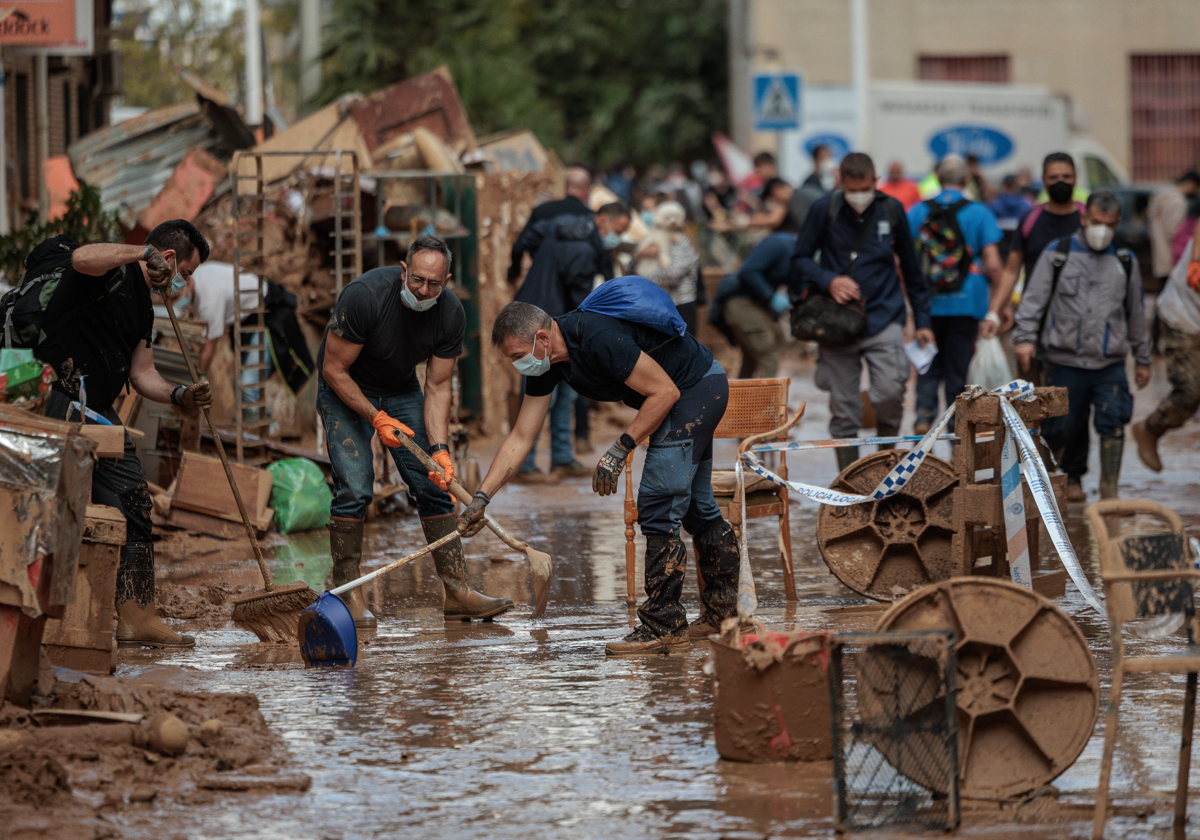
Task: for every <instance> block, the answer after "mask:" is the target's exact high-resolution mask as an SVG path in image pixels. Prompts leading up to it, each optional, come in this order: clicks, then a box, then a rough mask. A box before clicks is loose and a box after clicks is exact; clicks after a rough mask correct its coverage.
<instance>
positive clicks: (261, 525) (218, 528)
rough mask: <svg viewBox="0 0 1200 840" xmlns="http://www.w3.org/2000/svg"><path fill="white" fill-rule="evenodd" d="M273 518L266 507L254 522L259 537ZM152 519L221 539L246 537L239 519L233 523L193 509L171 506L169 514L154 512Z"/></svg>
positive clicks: (272, 511) (271, 511) (159, 522)
mask: <svg viewBox="0 0 1200 840" xmlns="http://www.w3.org/2000/svg"><path fill="white" fill-rule="evenodd" d="M274 518H275V511H274V510H272V509H271V508H267V509H266V510H265V511H264V512H263V515H262V517H261V518H260V519H259V520H258V521H257V522H255V523H254V525H255V530H257V532H258V536H260V537H261V536H262V535H263V534H265V533H266V531H267V529H268V528H270V527H271V520H272V519H274ZM154 521H155V524H162V525H169V526H170V527H172V528H180V529H182V530H185V531H195V532H197V533H199V534H208V535H209V536H210V537H218V538H220V539H223V540H238V539H245V538H246V528H245V526H243V525H242V523H241V520H238V521H237V522H236V523H234V522H230V521H229V520H228V519H221V518H219V517H216V516H207V515H206V514H203V513H196V512H195V511H190V510H183V509H180V508H172V509H171V515H170V516H167V517H163V518H160V517H159V516H158V515H157V514H155V515H154Z"/></svg>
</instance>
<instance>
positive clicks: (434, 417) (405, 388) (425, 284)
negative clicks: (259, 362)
mask: <svg viewBox="0 0 1200 840" xmlns="http://www.w3.org/2000/svg"><path fill="white" fill-rule="evenodd" d="M449 282H450V249H449V248H447V247H446V243H445V242H443V241H442V240H440V239H437V238H435V237H432V236H422V237H419V238H418V239H416V240H414V241H413V244H412V245H410V246H409V248H408V256H407V259H406V260H405V261H404V262H401V263H400V265H399V266H386V267H383V268H376V269H373V270H371V271H368V272H367V273H366V274H364V275H363V276H362V277H359V278H358V279H357V280H355V281H354V282H352V283H350V285H348V286H346V288H345V289H343V290H342V294H341V296H340V297H339V298H338V300H337V303H336V304H335V305H334V308H333V314H332V315H331V317H330V319H329V327H328V329H327V330H326V331H325V338H324V340H323V341H322V342H321V348H320V350H318V352H317V370H318V371H320V381H319V382H318V386H317V411H318V412H319V413H320V415H321V421H322V422H323V423H324V425H325V440H326V446H327V448H328V450H329V460H330V463H331V465H332V468H333V504H332V505H331V506H330V511H329V514H330V521H329V548H330V551H331V553H332V554H333V584H334V586H341V585H342V584H343V583H349V582H350V581H352V580H354V579H355V578H357V577H359V562H360V561H361V560H362V540H363V520H364V519H365V517H366V513H367V505H368V504H370V502H371V498H372V496H373V494H374V490H375V469H374V463H373V460H374V459H373V458H372V455H371V437H372V435H373V433H374V432H378V433H379V440H380V441H381V442H382V443H383V445H384V446H387V447H388V448H390V449H391V450H392V459H393V460H394V461H395V462H396V466H397V467H399V468H400V475H401V476H403V478H404V481H405V483H406V484H408V488H409V491H410V492H411V493H412V498H413V500H414V501H415V502H416V504H417V510H418V511H419V512H420V515H421V527H422V528H423V529H424V531H425V538H426V540H427V541H428V542H431V543H432V542H434V541H435V540H437V539H439V538H440V537H443V536H446V535H447V534H449V533H450V532H452V531H453V530H454V529H455V521H454V503H453V501H451V499H450V495H449V494H448V493H447V492H446V488H447V486H448V482H449V481H451V480H452V479H453V478H454V464H453V461H452V460H451V459H450V447H449V446H448V445H447V440H448V439H449V438H448V433H447V426H448V424H449V420H450V374H451V372H452V371H453V370H454V360H455V359H456V358H458V356H459V355H461V354H462V349H463V333H464V331H465V329H466V323H467V319H466V314H465V313H464V312H463V307H462V304H461V303H460V302H459V300H458V298H457V297H456V296H455V294H454V292H452V291H449V290H447V289H446V284H447V283H449ZM421 362H427V366H426V368H425V393H424V394H422V393H421V385H420V383H419V382H418V381H417V374H416V367H417V365H418V364H420V363H421ZM401 434H404V435H408V436H409V437H410V438H412V439H413V441H414V442H415V443H416V444H417V445H418V446H420V448H421V449H423V450H425V451H426V452H428V453H429V454H430V455H432V456H433V460H434V461H436V462H437V464H438V465H439V466H440V467H441V468H442V470H443V471H444V472H445V477H443V476H442V475H439V474H438V473H436V472H428V471H426V470H425V469H424V468H423V467H422V466H421V464H420V463H419V462H418V461H417V459H416V458H415V457H414V456H413V455H412V454H411V453H410V452H408V451H407V450H405V449H404V448H403V447H402V445H401V443H400V440H399V438H398V436H399V435H401ZM431 441H432V442H433V445H432V446H430V442H431ZM433 561H434V565H435V566H436V568H437V573H438V577H440V578H441V579H442V584H443V586H445V589H446V599H445V614H446V618H458V619H462V620H464V621H466V620H469V619H472V618H479V619H483V618H491V617H493V616H495V615H499V614H500V613H502V612H504V611H505V610H510V609H512V605H513V603H512V601H510V600H509V599H508V598H488V597H487V596H486V595H481V594H480V593H478V592H476V591H475V590H473V589H471V587H470V586H469V585H468V583H467V565H466V561H465V560H464V558H463V552H462V543H461V542H460V541H459V540H452V541H450V542H449V543H447V544H446V545H444V546H442V547H441V548H438V549H435V550H434V552H433ZM347 597H348V600H347V606H348V607H349V608H350V613H351V615H353V616H354V624H355V626H356V627H374V626H375V624H376V622H375V616H373V615H372V614H371V613H370V611H369V610H367V606H366V603H365V602H364V601H363V596H362V591H361V590H360V589H355V590H352V591H351V592H350V593H348V596H347Z"/></svg>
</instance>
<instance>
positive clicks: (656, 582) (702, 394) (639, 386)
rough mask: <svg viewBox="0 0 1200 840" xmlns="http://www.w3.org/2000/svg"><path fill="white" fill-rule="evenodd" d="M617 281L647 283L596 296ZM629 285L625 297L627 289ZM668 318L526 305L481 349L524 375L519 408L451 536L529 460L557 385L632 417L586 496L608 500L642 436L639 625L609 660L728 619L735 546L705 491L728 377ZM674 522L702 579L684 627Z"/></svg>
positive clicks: (515, 308) (511, 312)
mask: <svg viewBox="0 0 1200 840" xmlns="http://www.w3.org/2000/svg"><path fill="white" fill-rule="evenodd" d="M626 281H640V282H641V283H645V284H647V285H652V284H650V283H649V281H648V280H644V279H642V278H640V277H635V278H621V279H619V280H613V281H610V283H608V284H605V286H601V287H600V288H601V289H604V288H605V287H606V286H609V285H611V284H619V283H625V282H626ZM629 285H630V286H631V288H632V289H633V291H634V293H635V294H636V291H637V289H636V284H632V283H629ZM652 288H653V289H654V290H656V291H658V292H659V293H661V290H658V288H657V287H652ZM663 297H664V298H666V296H665V295H663ZM584 308H585V309H586V308H587V304H586V302H585V305H584ZM668 309H669V313H668V312H667V311H666V310H668ZM630 315H631V317H636V316H633V314H632V312H631V313H630ZM668 315H669V316H673V317H674V318H676V319H678V315H677V314H676V313H675V311H674V307H673V306H671V304H670V301H669V299H667V300H666V303H665V304H664V312H663V317H662V319H661V320H662V323H661V324H660V325H659V327H657V328H656V327H651V326H648V325H647V324H646V321H645V320H638V321H634V320H627V319H625V318H618V317H612V316H610V315H606V314H600V313H599V312H595V311H583V310H581V309H577V310H575V311H573V312H568V313H567V314H566V315H561V316H559V317H557V318H551V317H550V316H549V315H547V314H546V313H545V312H543V311H542V310H541V309H539V308H538V307H536V306H532V305H530V304H527V303H510V304H509V305H508V306H506V307H504V309H502V310H501V311H500V314H499V315H497V316H496V321H495V324H494V325H493V326H492V342H493V344H495V345H496V346H497V347H498V348H499V349H500V352H501V353H503V354H504V355H505V356H507V357H508V358H509V359H510V360H512V363H513V365H514V366H515V367H516V369H517V370H518V372H520V373H521V374H522V375H523V376H526V377H528V379H527V380H526V390H525V400H524V402H522V404H521V411H520V414H519V415H518V417H517V422H516V425H515V427H514V428H513V431H512V433H511V434H509V436H508V438H507V439H506V440H505V441H504V444H503V445H502V446H501V447H500V452H499V453H498V454H497V455H496V459H495V460H494V461H493V462H492V466H491V469H489V470H488V474H487V477H486V478H484V480H483V484H482V486H481V488H480V490H479V492H478V493H476V494H475V498H474V500H473V501H472V503H471V504H470V505H469V506H468V507H467V509H466V510H465V511H464V512H463V513H462V515H461V516H460V517H459V530H460V531H461V532H463V533H464V534H467V535H468V536H470V535H472V534H475V533H477V532H478V531H479V529H480V528H482V526H483V524H484V523H483V514H484V508H485V507H486V506H487V504H488V502H489V501H490V499H491V496H492V495H493V494H495V493H496V492H497V491H498V490H499V489H500V488H501V487H503V486H504V484H505V482H507V481H508V480H509V478H511V477H512V475H513V474H514V473H515V472H516V471H517V468H518V467H520V465H521V462H522V460H523V459H524V458H525V455H526V453H528V452H529V448H530V446H531V445H532V443H533V441H534V439H535V437H536V436H537V433H538V430H539V429H541V428H542V422H543V421H544V420H545V418H546V412H547V411H548V409H549V407H550V394H551V392H552V391H553V390H554V386H555V385H557V384H558V383H560V382H565V383H566V384H568V385H570V386H571V388H573V389H574V390H575V391H576V392H578V393H579V394H581V395H582V396H584V397H585V398H587V399H591V400H598V401H607V402H616V401H617V400H623V401H624V402H625V403H626V404H628V405H630V406H632V407H634V408H636V409H637V410H638V413H637V417H635V418H634V421H633V422H632V423H631V424H630V425H629V428H628V429H627V430H626V431H625V433H624V434H622V435H621V437H620V439H619V440H618V441H617V442H616V443H614V444H613V445H612V447H610V448H609V450H608V451H607V452H606V453H604V456H603V457H602V458H601V459H600V463H599V464H598V465H597V467H596V471H595V473H594V475H593V476H592V489H593V490H595V491H596V492H597V493H599V494H600V495H601V496H608V495H611V494H613V493H615V492H616V491H617V483H618V480H619V478H620V476H621V470H622V469H623V468H624V465H625V460H626V459H627V458H628V457H629V456H630V454H631V453H632V452H633V449H634V446H635V445H636V444H637V442H639V441H642V440H645V439H646V438H647V437H649V439H650V445H649V450H648V452H647V455H646V465H645V468H644V470H643V472H642V481H641V485H640V487H639V489H638V521H639V523H640V524H641V527H642V533H643V534H644V535H645V537H646V601H645V603H643V604H642V606H641V607H640V608H639V609H638V616H639V617H640V618H641V620H642V623H641V624H640V625H639V626H638V627H637V628H635V629H634V630H633V632H632V633H630V634H629V635H628V636H626V637H625V638H624V639H623V640H622V641H620V642H613V643H611V644H609V645H608V646H607V648H606V652H607V653H609V654H610V655H615V654H636V653H670V652H672V651H676V650H683V649H685V648H687V647H688V646H689V645H690V644H691V641H690V639H691V638H704V637H706V636H707V635H708V634H710V633H714V632H717V630H718V629H719V627H720V625H721V621H722V620H723V619H725V618H727V617H729V616H731V615H733V614H734V612H735V602H736V597H737V569H738V558H737V545H736V542H735V540H734V536H733V529H732V528H731V527H730V525H729V523H728V522H726V521H725V520H724V519H722V518H721V511H720V509H719V508H718V507H717V502H716V499H714V498H713V490H712V439H713V432H714V431H715V430H716V428H717V424H718V423H719V422H720V421H721V417H722V416H723V415H724V413H725V406H726V404H727V403H728V401H729V381H728V380H727V379H726V377H725V371H724V370H722V369H721V366H720V365H718V364H717V363H716V361H715V360H714V359H713V355H712V353H710V352H709V351H708V349H707V348H706V347H704V345H702V344H700V343H699V342H698V341H696V339H695V338H694V337H693V336H692V335H690V334H685V335H679V332H680V331H681V330H682V322H680V323H679V325H678V326H679V329H675V330H673V331H672V332H667V331H666V330H669V329H671V327H669V326H667V321H668ZM680 525H682V526H683V527H684V528H685V529H686V530H687V531H688V533H690V534H692V535H693V544H694V545H695V548H696V555H697V558H698V561H699V567H700V574H701V576H702V577H703V579H704V591H703V594H702V596H701V600H702V601H703V611H702V612H701V614H700V617H699V619H697V620H696V621H694V622H692V624H691V626H690V627H689V626H688V622H687V615H686V614H685V613H684V609H683V606H682V604H680V601H679V596H680V591H681V589H682V587H683V577H684V570H685V568H686V565H687V551H686V549H685V548H684V545H683V541H682V540H681V539H680V535H679V528H680Z"/></svg>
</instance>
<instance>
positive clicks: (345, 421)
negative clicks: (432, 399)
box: [317, 379, 454, 520]
mask: <svg viewBox="0 0 1200 840" xmlns="http://www.w3.org/2000/svg"><path fill="white" fill-rule="evenodd" d="M367 400H368V401H369V402H370V403H371V405H373V406H375V408H377V409H379V410H381V411H386V412H387V413H388V414H389V415H390V416H392V417H395V418H396V419H397V420H399V421H400V422H401V423H403V424H404V425H406V426H408V427H409V428H410V429H412V430H413V431H414V432H416V435H415V436H414V437H413V441H414V442H415V443H416V444H417V446H419V447H420V448H421V449H422V450H423V451H424V452H428V451H429V437H428V436H427V435H426V434H425V395H424V394H422V393H421V390H420V389H419V388H416V389H414V390H412V391H409V392H408V393H406V394H396V395H395V396H391V397H367ZM317 413H318V414H319V415H320V416H321V422H322V423H323V424H324V426H325V448H326V450H327V451H328V452H329V461H330V465H331V467H332V472H333V504H331V505H330V506H329V515H330V516H331V517H333V518H334V519H352V520H358V519H365V518H366V515H367V505H369V504H370V503H371V499H372V498H373V496H374V495H375V463H374V460H375V459H374V457H373V456H372V454H371V438H373V437H374V436H375V428H374V427H373V426H372V425H371V421H370V420H367V419H366V418H365V417H362V416H360V415H359V414H358V413H357V412H355V411H353V410H352V409H351V408H350V407H348V406H347V405H346V404H345V403H344V402H342V400H341V398H339V397H338V395H337V394H336V393H334V390H333V389H332V388H330V387H329V385H328V384H327V383H326V382H325V380H324V379H320V380H319V381H318V384H317ZM389 451H390V452H391V453H392V460H393V461H394V462H395V463H396V466H397V467H398V468H399V469H400V475H401V477H402V478H403V479H404V483H405V484H407V485H408V489H409V493H410V495H411V497H412V500H413V501H414V502H415V503H416V505H417V510H418V511H419V512H420V514H421V518H422V519H427V518H429V517H431V516H445V515H446V514H450V513H453V512H454V502H453V501H452V500H451V499H450V494H449V493H447V492H446V491H445V490H441V489H439V488H438V486H437V485H436V484H434V483H433V482H432V481H430V480H429V471H428V470H427V469H425V467H423V466H421V462H420V461H418V460H417V459H416V458H415V457H413V455H412V454H411V453H409V451H408V450H407V449H405V448H404V447H402V446H397V447H396V448H394V449H390V450H389Z"/></svg>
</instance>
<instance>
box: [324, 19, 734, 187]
mask: <svg viewBox="0 0 1200 840" xmlns="http://www.w3.org/2000/svg"><path fill="white" fill-rule="evenodd" d="M325 43H326V44H327V50H326V53H325V55H324V57H323V78H324V88H323V89H322V92H321V97H320V98H321V101H322V102H328V101H331V100H333V99H335V98H336V97H337V96H339V95H341V94H343V93H347V92H351V91H358V92H363V93H369V92H371V91H373V90H377V89H379V88H380V87H383V86H385V85H387V84H391V83H393V82H396V81H399V80H401V79H404V78H407V77H409V76H414V75H417V74H420V73H424V72H426V71H428V70H431V69H433V68H434V67H436V66H438V65H439V64H448V65H449V67H450V69H451V71H452V72H453V74H454V79H455V82H456V83H457V85H458V88H459V91H460V93H461V94H462V97H463V102H464V104H465V106H466V108H467V112H468V114H469V115H470V117H471V121H472V123H473V124H474V126H475V130H476V132H477V133H479V134H487V133H490V132H493V131H499V130H503V129H509V128H515V127H518V126H528V127H529V128H532V129H533V130H534V132H535V133H537V135H538V136H539V137H540V138H541V139H542V140H543V142H546V143H547V144H549V145H550V146H552V147H553V148H555V149H556V150H557V151H558V153H559V155H560V156H561V157H563V158H564V159H565V160H570V161H586V162H595V163H599V164H602V165H612V164H613V163H615V162H616V161H618V160H622V159H627V160H630V161H632V162H634V163H636V164H648V163H653V162H665V161H669V160H676V159H687V158H690V157H701V156H703V157H707V156H708V155H709V153H710V149H711V147H710V145H709V137H710V136H711V133H712V132H713V131H716V130H721V129H723V128H724V127H725V124H726V114H727V110H728V109H727V106H726V96H727V73H726V33H725V2H724V0H655V2H653V3H634V2H631V0H624V1H623V2H622V0H617V2H595V0H592V1H591V2H585V0H334V2H333V6H332V16H331V20H330V22H329V26H328V28H327V30H326V32H325Z"/></svg>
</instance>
